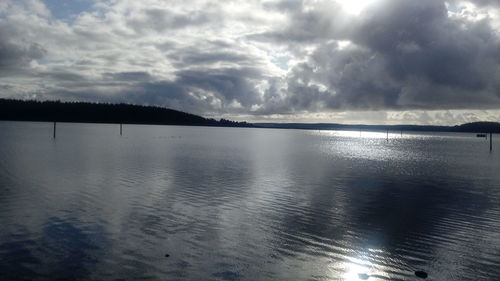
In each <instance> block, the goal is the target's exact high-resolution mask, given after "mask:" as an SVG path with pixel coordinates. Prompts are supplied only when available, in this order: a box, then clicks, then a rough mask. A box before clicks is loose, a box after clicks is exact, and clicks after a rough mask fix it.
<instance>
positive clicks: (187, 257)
mask: <svg viewBox="0 0 500 281" xmlns="http://www.w3.org/2000/svg"><path fill="white" fill-rule="evenodd" d="M123 133H124V135H123V136H122V137H120V135H119V126H118V125H102V124H101V125H96V124H58V131H57V134H58V135H57V139H56V140H53V139H52V124H50V123H27V122H24V123H23V122H0V280H68V279H70V280H361V279H363V278H365V279H366V278H368V280H419V279H418V278H417V277H416V276H415V275H414V272H415V271H416V270H424V271H426V272H427V273H428V274H429V277H428V279H427V280H499V279H498V278H499V276H500V136H498V135H496V136H494V151H493V153H490V152H489V144H488V142H489V141H485V140H484V139H479V138H476V137H475V135H474V134H444V133H442V134H430V133H429V134H404V135H403V136H400V134H399V132H398V133H395V134H390V136H389V138H390V139H389V141H388V142H387V141H386V135H385V132H384V133H368V132H363V133H361V134H360V133H359V132H333V131H332V132H330V131H302V130H271V129H246V128H203V127H178V126H133V125H124V127H123ZM166 254H168V255H169V256H168V257H166V256H165V255H166ZM363 274H366V275H363Z"/></svg>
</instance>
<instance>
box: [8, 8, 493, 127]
mask: <svg viewBox="0 0 500 281" xmlns="http://www.w3.org/2000/svg"><path fill="white" fill-rule="evenodd" d="M403 2H404V1H403ZM401 3H402V2H401V1H399V2H398V1H394V0H385V1H382V0H379V1H356V3H355V2H352V1H350V2H345V1H340V2H339V1H337V3H335V2H334V1H322V0H319V1H313V0H304V1H224V2H220V1H209V0H199V1H198V0H193V1H160V0H145V1H126V0H113V1H107V0H99V1H97V0H96V1H94V5H93V10H90V11H84V12H81V13H80V14H78V15H74V17H73V18H72V19H73V20H72V21H71V22H67V21H61V20H58V19H56V18H54V17H53V16H52V15H51V12H50V11H49V10H48V9H47V8H46V6H45V5H44V4H43V2H42V1H40V0H21V1H13V0H6V1H2V2H0V36H1V38H2V43H0V44H1V46H0V47H2V49H0V50H1V51H0V67H1V68H0V88H1V89H2V91H0V97H18V98H25V97H30V98H31V97H34V96H36V97H37V98H40V99H61V100H75V99H78V100H92V101H93V100H99V101H112V102H133V103H143V104H155V105H160V106H168V107H174V108H176V109H180V110H186V111H191V112H193V113H197V114H204V115H210V116H216V115H220V114H226V115H229V116H228V117H232V118H233V119H240V118H242V117H244V116H249V119H252V120H261V119H268V118H271V119H272V118H273V117H272V116H281V117H280V120H286V119H287V118H288V119H290V120H292V119H294V118H297V116H300V118H299V119H300V120H304V121H307V120H319V119H318V118H324V120H323V121H324V122H330V121H334V120H343V121H342V122H347V123H352V122H350V121H349V120H357V119H356V118H357V117H360V116H362V118H365V120H366V121H371V120H380V122H389V123H390V122H393V121H394V122H395V121H401V122H403V121H405V120H413V121H414V122H421V121H419V120H423V119H419V118H420V117H418V116H423V115H422V114H420V113H418V112H419V111H418V110H424V111H425V110H455V111H450V112H457V113H454V115H453V114H452V117H450V118H451V119H450V118H448V117H449V116H448V115H443V114H441V115H440V114H434V115H433V114H430V115H429V116H431V117H432V118H435V119H436V120H438V119H439V120H446V121H443V122H451V123H453V122H454V121H452V120H472V119H474V118H476V117H477V118H480V119H481V118H485V119H488V118H489V119H488V120H491V118H492V116H494V115H488V114H486V113H484V112H483V111H480V110H479V109H488V108H489V109H491V108H493V107H495V106H500V97H499V96H498V94H497V93H498V92H499V91H498V90H499V89H500V83H499V82H498V81H500V80H499V79H500V77H499V73H500V72H499V70H500V67H499V64H500V53H499V52H498V49H499V48H498V47H499V46H498V42H499V38H498V36H499V34H498V31H499V30H498V26H499V25H498V9H497V8H496V7H497V6H494V2H491V1H482V2H480V3H479V2H476V5H472V4H470V3H466V2H464V1H461V2H460V1H450V2H449V3H448V6H447V7H448V18H447V19H443V18H440V16H439V15H438V14H433V13H434V12H436V11H437V12H439V9H441V8H443V9H445V8H444V7H445V6H444V2H440V1H434V0H425V1H419V2H418V3H416V2H412V3H416V4H412V5H409V4H408V5H406V4H401ZM478 3H479V4H481V5H479V4H478ZM379 5H385V6H384V7H383V8H381V9H382V10H381V11H383V13H381V17H380V16H379V17H378V18H377V17H376V16H375V15H377V14H376V13H370V11H372V10H373V9H378V7H379ZM440 5H441V6H440ZM485 5H486V6H485ZM492 5H493V6H492ZM363 9H365V11H366V12H362V10H363ZM398 9H399V10H398ZM403 9H404V10H403ZM412 9H413V10H412ZM418 9H420V10H423V11H425V13H423V14H422V13H420V14H419V12H418V11H420V10H418ZM346 10H349V11H350V12H349V13H345V11H346ZM391 11H392V12H394V13H392V12H391ZM401 11H406V12H408V13H413V15H414V16H415V17H413V18H417V19H418V17H423V16H426V17H428V19H429V20H433V19H438V21H436V22H434V23H433V24H434V25H433V27H432V28H428V29H425V26H424V27H422V26H423V25H422V24H421V23H414V22H411V19H410V17H408V16H406V17H396V16H394V15H396V14H398V13H400V12H401ZM432 17H434V18H432ZM387 24H389V25H390V27H391V28H392V29H390V28H387ZM383 26H386V27H385V28H386V29H383V28H384V27H383ZM377 28H378V29H377ZM380 28H382V29H380ZM405 32H406V33H405ZM372 35H374V37H373V38H372V37H370V36H372ZM375 36H378V37H375ZM383 36H387V38H384V37H383ZM431 36H436V37H435V38H437V39H439V38H442V37H443V36H449V38H443V40H442V41H439V40H437V41H435V42H437V43H443V44H444V43H445V42H450V44H449V45H443V46H438V45H436V46H434V47H433V46H430V45H428V44H427V43H428V42H431V41H429V40H430V39H429V38H430V37H431ZM377 38H379V39H381V40H378V39H377ZM377 40H378V41H377ZM462 43H464V44H462ZM391 44H394V48H392V47H391ZM460 46H463V47H462V49H458V47H460ZM447 48H448V50H450V52H448V53H446V52H442V50H447ZM494 50H497V51H496V53H495V51H494ZM470 54H473V55H472V56H470V57H467V56H465V57H464V55H470ZM432 56H436V58H439V59H443V57H444V56H451V57H450V61H446V60H442V61H440V63H441V64H442V65H441V66H440V65H436V68H432V67H430V66H429V65H430V64H432V62H433V61H435V60H433V59H432ZM495 56H496V57H495ZM424 63H427V64H429V65H425V64H424ZM447 66H449V67H451V68H447ZM461 66H467V67H463V72H457V71H456V70H455V69H454V68H460V67H461ZM432 69H438V70H439V69H440V70H439V71H440V72H437V73H432ZM450 69H451V70H450ZM467 71H468V72H467ZM27 85H29V86H27ZM467 106H469V107H470V108H469V109H470V111H469V112H473V113H472V116H476V117H470V116H468V117H466V115H465V113H459V112H461V111H459V110H465V109H467V108H466V107H467ZM384 109H388V110H391V112H401V114H402V115H401V114H400V115H398V114H396V113H394V114H392V113H391V114H386V113H384V114H382V115H380V112H381V111H373V112H377V113H373V115H370V114H369V113H368V112H370V110H384ZM350 110H356V112H359V111H360V110H362V111H363V110H364V112H366V113H365V114H356V113H352V114H351V113H350V112H349V111H350ZM457 110H458V111H457ZM344 111H346V112H344ZM342 112H344V113H342ZM408 112H410V113H408ZM329 114H330V115H329ZM339 114H340V115H339ZM419 114H420V115H419ZM226 115H225V116H226ZM286 116H288V117H286ZM308 116H309V117H308ZM339 116H347V117H345V118H344V119H342V118H340V117H339ZM384 116H389V117H387V118H385V117H384ZM394 116H396V117H397V116H406V117H405V118H406V119H405V118H403V117H397V118H403V119H397V118H396V117H394ZM411 116H413V117H411ZM415 116H417V117H415ZM339 118H340V119H339ZM391 118H392V119H391ZM394 118H396V119H394ZM467 118H468V119H467ZM439 120H438V121H434V119H432V120H431V121H429V122H437V123H439V122H441V121H439ZM359 121H360V122H362V120H359Z"/></svg>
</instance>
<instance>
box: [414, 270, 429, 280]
mask: <svg viewBox="0 0 500 281" xmlns="http://www.w3.org/2000/svg"><path fill="white" fill-rule="evenodd" d="M415 275H416V276H417V277H420V278H424V279H425V278H427V272H425V271H421V270H418V271H415Z"/></svg>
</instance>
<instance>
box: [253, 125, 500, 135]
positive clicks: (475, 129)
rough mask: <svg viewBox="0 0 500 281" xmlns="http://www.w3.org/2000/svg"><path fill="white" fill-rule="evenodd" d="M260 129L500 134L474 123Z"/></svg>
mask: <svg viewBox="0 0 500 281" xmlns="http://www.w3.org/2000/svg"><path fill="white" fill-rule="evenodd" d="M254 125H255V126H256V127H259V128H276V129H303V130H347V131H349V130H351V131H387V130H389V131H420V132H471V133H490V132H491V133H500V123H497V122H473V123H466V124H462V125H457V126H430V125H347V124H326V123H315V124H307V123H254Z"/></svg>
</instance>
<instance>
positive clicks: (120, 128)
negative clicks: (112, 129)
mask: <svg viewBox="0 0 500 281" xmlns="http://www.w3.org/2000/svg"><path fill="white" fill-rule="evenodd" d="M121 135H122V123H120V136H121Z"/></svg>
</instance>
